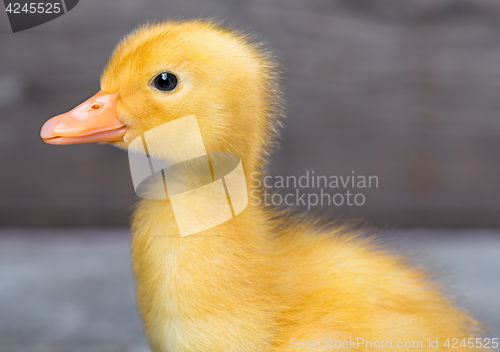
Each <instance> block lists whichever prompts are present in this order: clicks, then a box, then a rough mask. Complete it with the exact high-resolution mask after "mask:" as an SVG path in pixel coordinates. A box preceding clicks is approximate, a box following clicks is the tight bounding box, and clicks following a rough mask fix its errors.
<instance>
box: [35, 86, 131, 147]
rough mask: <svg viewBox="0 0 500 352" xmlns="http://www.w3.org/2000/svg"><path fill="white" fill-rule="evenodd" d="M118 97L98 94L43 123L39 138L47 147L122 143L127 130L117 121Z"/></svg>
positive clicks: (102, 93) (103, 93) (104, 93)
mask: <svg viewBox="0 0 500 352" xmlns="http://www.w3.org/2000/svg"><path fill="white" fill-rule="evenodd" d="M117 95H118V92H117V93H114V94H111V93H106V92H103V91H102V90H101V91H99V92H98V93H97V94H96V95H94V96H93V97H91V98H89V99H88V100H87V101H85V102H83V103H81V104H80V105H78V106H77V107H76V108H74V109H73V110H71V111H68V112H67V113H65V114H62V115H57V116H55V117H53V118H51V119H50V120H48V121H47V122H45V124H44V125H43V127H42V131H41V132H40V136H41V137H42V139H43V140H44V142H45V143H49V144H76V143H89V142H119V141H123V135H124V134H125V130H126V129H127V127H126V126H125V124H124V123H123V122H121V121H120V120H118V118H117V117H116V98H117Z"/></svg>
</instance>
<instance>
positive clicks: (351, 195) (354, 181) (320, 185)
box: [250, 170, 378, 210]
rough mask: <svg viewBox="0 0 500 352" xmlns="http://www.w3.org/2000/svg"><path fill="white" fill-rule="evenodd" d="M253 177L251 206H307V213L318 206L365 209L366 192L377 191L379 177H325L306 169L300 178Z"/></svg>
mask: <svg viewBox="0 0 500 352" xmlns="http://www.w3.org/2000/svg"><path fill="white" fill-rule="evenodd" d="M250 177H251V179H252V180H253V181H255V182H254V183H253V184H252V186H251V187H252V188H253V189H252V190H251V191H250V198H251V199H252V200H251V204H253V205H260V204H265V205H274V206H282V205H286V206H304V207H307V209H308V210H310V209H311V208H312V207H315V206H345V205H347V206H362V205H364V204H365V203H366V195H365V194H364V193H363V190H365V189H369V188H378V177H377V176H364V175H357V174H356V173H355V172H354V171H352V173H351V175H345V176H344V175H340V176H337V175H330V176H325V175H316V174H315V172H314V170H311V171H310V170H307V171H306V173H305V174H304V175H302V176H299V177H297V176H265V177H261V175H260V173H259V172H254V173H252V174H251V176H250ZM290 190H293V191H290ZM351 190H352V192H351ZM276 191H277V192H276Z"/></svg>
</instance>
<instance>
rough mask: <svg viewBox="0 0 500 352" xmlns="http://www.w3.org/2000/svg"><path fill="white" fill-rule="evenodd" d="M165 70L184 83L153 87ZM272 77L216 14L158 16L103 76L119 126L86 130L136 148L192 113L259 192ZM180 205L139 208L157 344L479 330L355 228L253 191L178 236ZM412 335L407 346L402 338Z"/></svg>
mask: <svg viewBox="0 0 500 352" xmlns="http://www.w3.org/2000/svg"><path fill="white" fill-rule="evenodd" d="M162 71H164V72H170V73H172V74H175V75H176V77H177V78H178V79H179V85H178V86H176V87H174V88H173V89H172V90H170V91H160V90H159V89H157V88H158V87H157V88H155V86H154V84H152V83H151V82H154V79H155V77H158V76H157V75H158V73H159V72H162ZM276 76H277V69H276V66H275V65H274V62H273V60H272V59H271V58H270V57H269V55H268V54H267V53H266V52H265V51H264V50H262V49H261V48H260V46H259V45H258V44H255V43H253V42H252V41H251V40H249V39H248V38H247V37H246V36H244V35H242V34H241V33H238V32H234V31H231V30H227V29H224V28H221V27H220V26H219V25H216V24H213V23H211V22H206V21H187V22H167V23H161V24H155V25H148V26H145V27H142V28H139V29H138V30H137V31H135V32H134V33H132V34H131V35H130V36H129V37H127V38H126V39H125V40H124V41H123V42H122V43H121V44H120V46H118V48H117V49H116V51H115V53H114V54H113V56H112V58H111V60H110V63H109V64H108V67H107V68H106V69H105V71H104V73H103V76H102V78H101V88H102V92H103V93H99V94H104V96H106V97H108V100H109V101H112V102H113V101H116V102H115V103H109V104H116V106H114V105H113V107H114V108H115V110H116V116H115V117H114V119H111V117H108V118H109V119H111V120H112V123H111V122H110V124H111V125H112V128H113V129H112V130H111V131H115V132H109V133H111V134H112V135H113V136H114V137H110V136H109V135H105V136H102V135H100V134H97V135H96V136H97V137H95V138H94V137H88V134H89V133H90V132H88V131H87V132H85V133H87V134H85V135H84V136H83V137H78V138H84V139H85V140H96V138H97V139H98V140H99V141H103V140H104V141H109V142H111V143H113V144H115V145H117V146H119V147H122V148H127V147H129V146H130V143H131V141H132V140H134V139H135V138H137V137H139V136H141V135H142V134H144V133H145V132H147V131H148V130H150V129H152V128H154V127H156V126H159V125H161V124H164V123H166V122H169V121H173V120H176V119H178V118H181V117H184V116H188V115H191V114H195V115H196V119H197V122H198V124H199V127H200V131H201V135H202V137H203V141H204V144H205V147H206V149H207V151H208V152H231V153H235V154H237V155H238V156H239V157H240V158H241V161H242V165H243V169H244V174H245V180H246V185H247V190H248V191H251V190H253V189H255V187H257V184H256V182H255V174H254V173H257V174H258V175H260V177H261V178H262V177H263V176H264V169H265V162H266V157H267V153H268V151H269V147H270V146H272V145H273V143H274V137H275V130H276V127H277V126H279V117H280V115H281V114H280V90H279V87H278V85H277V83H276ZM115 92H117V94H116V93H115ZM99 97H100V96H99ZM113 97H114V98H113ZM99 99H100V98H99ZM113 99H115V100H113ZM93 101H94V100H92V102H93ZM106 104H108V103H106ZM106 106H107V105H106ZM89 114H94V112H90V113H89ZM92 116H94V115H92ZM57 118H58V119H62V118H61V117H57ZM92 118H94V117H92ZM111 120H110V121H111ZM57 121H59V120H57ZM57 121H55V122H52V123H51V124H48V127H47V128H46V127H44V130H42V136H44V138H45V139H46V140H47V141H48V142H49V143H53V144H63V143H62V142H60V141H64V140H65V139H64V138H70V137H71V134H70V133H69V132H67V131H68V130H62V129H59V130H58V131H56V132H57V133H56V132H50V131H49V130H50V128H52V129H54V131H55V130H56V129H57V128H54V127H53V126H54V124H55V123H56V122H57ZM57 123H58V122H57ZM121 124H123V126H125V127H126V132H123V128H124V127H123V126H121ZM71 126H72V125H71ZM120 126H121V127H120ZM56 127H57V126H56ZM72 128H73V127H72ZM110 128H111V127H110ZM61 131H62V132H61ZM99 131H102V128H101V125H99V129H94V132H93V133H101V132H99ZM116 131H120V132H119V133H118V132H116ZM65 133H66V134H65ZM78 133H80V135H81V133H82V132H78ZM113 133H114V134H113ZM123 133H124V134H123ZM60 136H63V137H62V139H57V138H61V137H60ZM68 136H69V137H68ZM92 136H95V135H94V134H92ZM71 138H72V139H68V141H69V142H71V143H74V140H75V139H74V138H73V137H71ZM113 138H114V139H113ZM82 140H83V139H82ZM51 141H52V142H51ZM58 141H59V142H58ZM162 143H165V141H164V140H163V141H162V140H161V139H159V140H148V153H149V154H150V155H151V156H154V157H156V158H160V159H165V160H166V161H170V162H177V161H179V160H182V159H183V155H182V152H181V151H179V150H181V148H175V147H174V148H162ZM250 175H253V177H250ZM198 176H199V175H197V174H196V173H194V174H191V175H189V177H180V178H178V180H177V182H180V183H182V182H186V183H192V182H194V181H196V178H197V177H198ZM200 177H201V176H200ZM194 183H196V182H194ZM209 200H210V195H207V198H206V201H207V204H208V203H209ZM202 202H203V201H202ZM179 211H180V212H181V213H182V212H189V211H190V209H188V208H183V209H180V210H179V209H177V210H176V213H175V215H174V212H173V210H172V206H171V202H170V201H169V200H168V199H167V200H152V199H144V200H142V201H141V202H140V203H139V205H138V208H137V210H136V211H135V213H134V216H133V222H132V223H133V225H132V229H133V236H132V261H133V270H134V274H135V278H136V285H137V301H138V305H139V310H140V313H141V316H142V319H143V321H144V326H145V331H146V335H147V337H148V339H149V342H150V345H151V348H152V349H153V351H154V352H166V351H175V352H179V351H200V352H201V351H203V352H207V351H213V352H215V351H224V352H227V351H252V352H254V351H293V350H296V349H297V348H306V349H307V348H311V347H308V346H313V347H314V348H319V345H318V341H320V342H321V347H322V349H326V348H327V347H331V348H335V349H339V348H342V349H349V350H366V349H371V348H370V346H369V345H368V346H367V345H365V344H361V342H362V341H361V340H359V339H363V341H366V340H370V341H372V342H376V341H378V343H379V345H378V346H376V345H375V346H373V347H372V348H382V349H384V348H386V349H390V348H389V347H390V346H387V342H388V341H390V342H391V344H392V348H398V349H407V350H436V348H430V346H429V339H430V340H432V341H435V340H436V339H439V348H437V350H447V349H448V348H447V347H445V346H444V345H443V344H444V342H445V340H446V339H447V338H457V339H459V340H460V341H461V340H462V339H463V338H469V337H475V335H474V329H475V325H476V324H475V322H474V321H473V319H471V318H470V317H469V316H467V315H466V314H465V313H462V312H460V311H459V310H457V309H456V308H454V307H453V305H452V304H451V303H450V302H449V301H448V299H447V298H446V297H445V296H444V295H443V294H442V293H440V291H439V288H438V287H437V286H436V285H435V284H433V283H432V282H431V281H430V279H429V278H428V276H427V275H426V274H425V273H424V272H423V271H421V270H420V269H416V268H414V267H412V266H411V265H409V264H408V263H406V262H405V260H403V259H401V258H399V257H398V256H396V255H394V254H390V253H388V252H387V251H384V250H383V249H381V248H379V247H378V246H377V245H375V244H374V243H373V242H371V241H370V240H369V239H367V238H363V237H361V236H359V233H357V232H354V231H353V232H349V231H348V230H347V229H346V228H344V227H342V226H338V227H328V229H327V228H326V227H324V226H323V227H322V226H321V222H320V221H319V220H317V221H315V222H313V221H310V220H307V219H306V218H305V217H297V216H291V215H287V214H285V213H284V212H283V211H281V210H274V209H269V208H265V207H264V205H263V204H262V205H256V204H252V202H250V203H249V204H248V206H247V207H246V208H245V210H243V211H242V212H241V213H240V214H239V215H237V216H236V217H234V218H232V219H231V220H229V221H227V222H224V223H222V224H220V225H218V226H216V227H212V228H210V229H208V230H205V231H202V232H199V233H196V234H193V235H190V236H186V237H181V236H180V233H179V230H178V227H177V223H176V216H178V215H179V213H178V212H179ZM381 340H383V341H385V345H382V346H380V341H381ZM307 341H311V342H312V345H307V344H306V342H307ZM314 341H316V342H314ZM347 341H349V345H348V346H347V345H346V343H347ZM354 341H355V342H356V343H358V342H359V343H360V344H359V345H356V346H354V345H353V344H352V343H353V342H354ZM407 341H411V342H412V343H411V344H412V346H411V347H409V348H408V345H406V346H404V345H403V346H401V347H402V348H399V345H397V344H398V342H402V343H403V344H404V343H405V342H407ZM419 341H421V344H419V343H418V342H419ZM336 342H337V344H336ZM415 342H416V344H415ZM339 343H340V345H339ZM405 347H406V348H405ZM433 347H434V346H433Z"/></svg>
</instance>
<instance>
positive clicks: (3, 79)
mask: <svg viewBox="0 0 500 352" xmlns="http://www.w3.org/2000/svg"><path fill="white" fill-rule="evenodd" d="M175 16H177V17H184V18H188V17H196V16H205V17H216V18H219V19H225V20H226V23H229V24H234V25H235V26H236V27H239V28H249V29H252V30H254V31H256V32H258V33H259V34H260V37H261V38H263V39H265V40H267V41H268V42H269V44H270V46H271V47H272V48H273V49H275V53H276V55H277V56H278V57H279V58H280V59H281V62H282V63H283V67H284V79H285V80H284V86H285V89H286V96H287V101H288V111H289V113H288V121H287V127H286V129H285V131H284V138H283V149H282V150H281V151H279V152H278V153H276V154H275V155H274V157H273V160H272V163H271V167H270V170H271V172H272V173H273V174H275V175H284V176H287V175H302V174H304V173H305V172H306V170H315V171H316V174H323V175H349V174H350V173H351V171H352V170H355V171H356V173H357V174H360V175H376V176H378V177H379V178H380V188H379V189H372V190H369V191H367V192H366V197H367V202H366V205H365V206H363V207H360V208H356V209H354V208H352V207H351V208H349V207H346V208H342V209H337V208H330V209H328V210H329V211H331V212H333V213H345V212H349V213H350V214H353V215H355V216H358V215H362V216H363V217H364V218H367V219H369V220H371V221H372V222H374V223H376V224H384V225H385V224H387V223H389V224H393V223H397V224H401V225H408V226H410V225H413V226H445V227H446V226H455V227H460V226H469V227H477V226H481V227H488V226H496V227H499V226H500V217H498V216H497V214H498V213H499V212H500V183H499V182H497V181H498V179H499V178H500V167H499V166H498V165H499V164H498V160H499V154H500V138H499V135H500V123H499V118H498V117H499V116H500V103H499V102H500V100H499V99H498V96H499V94H500V39H499V38H500V26H498V21H499V19H500V2H499V1H498V0H405V1H400V0H359V1H352V0H334V1H332V0H311V1H310V0H307V1H300V0H249V1H234V0H169V1H164V0H145V1H139V0H120V1H114V0H85V1H80V3H79V4H78V5H77V6H76V7H75V8H74V9H73V10H72V11H70V12H69V13H68V14H66V15H64V16H62V17H60V18H58V19H56V20H54V21H52V22H50V23H47V24H44V25H43V26H40V27H37V28H33V29H30V30H28V31H25V32H20V33H16V34H12V33H11V32H10V29H9V27H8V25H7V17H6V14H5V12H4V11H0V117H1V119H0V165H1V166H2V168H1V169H2V170H1V172H0V225H4V226H12V225H17V226H29V225H37V226H38V225H44V226H59V225H84V226H102V225H120V226H125V225H126V223H127V219H128V216H129V214H130V212H131V206H132V203H133V200H134V195H133V189H132V182H131V179H130V175H129V170H128V165H127V156H126V154H125V153H124V152H122V151H118V150H115V149H113V148H109V147H102V146H99V145H76V146H68V147H57V146H49V145H44V144H43V143H42V142H41V140H40V139H39V136H38V134H39V130H40V127H41V125H42V123H43V122H44V121H45V120H46V119H48V118H49V117H51V116H54V115H56V114H59V113H61V112H64V111H67V110H69V109H70V108H72V107H74V106H75V105H77V104H78V103H80V102H81V101H83V100H84V99H86V98H88V97H89V96H91V95H92V94H94V93H95V92H96V91H97V90H98V89H99V76H100V73H101V70H102V69H103V67H104V65H105V64H106V61H107V59H108V57H109V55H110V53H111V51H112V49H113V48H114V46H115V44H116V43H117V41H118V40H119V39H120V38H121V37H123V36H124V35H125V34H126V33H127V32H129V31H130V30H131V29H132V28H134V27H135V26H137V25H139V24H141V23H144V22H145V21H147V20H152V19H163V18H167V17H175ZM263 79H265V77H263Z"/></svg>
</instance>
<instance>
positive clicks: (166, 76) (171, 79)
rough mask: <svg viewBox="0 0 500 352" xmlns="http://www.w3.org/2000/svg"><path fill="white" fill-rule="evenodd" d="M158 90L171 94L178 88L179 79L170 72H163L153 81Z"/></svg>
mask: <svg viewBox="0 0 500 352" xmlns="http://www.w3.org/2000/svg"><path fill="white" fill-rule="evenodd" d="M153 85H154V87H155V88H156V89H158V90H161V91H162V92H170V91H172V90H174V89H175V87H177V77H176V76H175V75H174V74H173V73H170V72H162V73H160V74H159V75H158V76H156V77H155V79H154V80H153Z"/></svg>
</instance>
